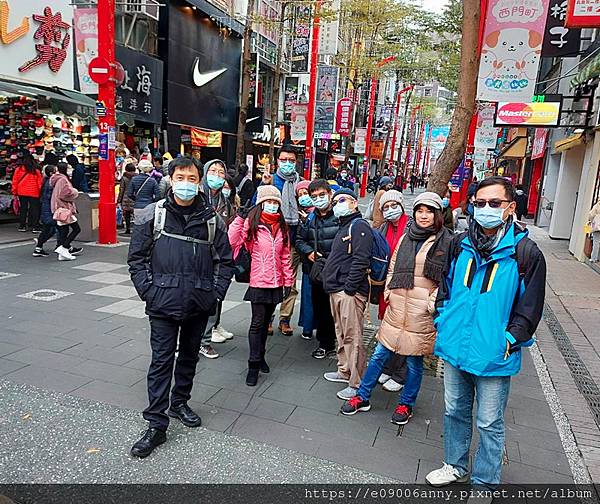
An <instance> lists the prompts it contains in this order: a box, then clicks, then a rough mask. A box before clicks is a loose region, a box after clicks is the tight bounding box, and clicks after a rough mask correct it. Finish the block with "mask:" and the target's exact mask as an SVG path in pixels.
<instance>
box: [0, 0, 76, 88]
mask: <svg viewBox="0 0 600 504" xmlns="http://www.w3.org/2000/svg"><path fill="white" fill-rule="evenodd" d="M72 19H73V7H72V5H71V2H70V1H69V0H52V1H47V2H41V1H38V0H0V61H2V67H1V68H0V74H2V75H4V76H7V77H12V78H14V79H17V80H26V81H31V82H36V83H39V84H43V85H46V86H57V87H59V88H63V89H73V47H72V45H71V41H72V38H73V33H72V32H73V29H72V25H71V22H72Z"/></svg>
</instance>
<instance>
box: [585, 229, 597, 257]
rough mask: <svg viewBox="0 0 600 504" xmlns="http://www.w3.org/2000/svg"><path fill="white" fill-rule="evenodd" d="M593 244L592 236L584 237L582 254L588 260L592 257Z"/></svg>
mask: <svg viewBox="0 0 600 504" xmlns="http://www.w3.org/2000/svg"><path fill="white" fill-rule="evenodd" d="M593 246H594V244H593V242H592V236H591V235H589V234H588V235H586V236H585V243H584V244H583V254H584V255H585V256H586V257H587V258H588V259H590V258H591V257H592V248H593Z"/></svg>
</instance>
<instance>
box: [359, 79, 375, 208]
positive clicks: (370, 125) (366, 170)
mask: <svg viewBox="0 0 600 504" xmlns="http://www.w3.org/2000/svg"><path fill="white" fill-rule="evenodd" d="M376 88H377V79H371V93H370V96H369V117H368V118H367V138H366V140H365V161H364V165H363V174H362V180H361V183H360V197H361V198H364V197H365V196H366V194H367V183H368V180H369V168H370V167H371V132H372V130H373V115H374V114H375V91H376Z"/></svg>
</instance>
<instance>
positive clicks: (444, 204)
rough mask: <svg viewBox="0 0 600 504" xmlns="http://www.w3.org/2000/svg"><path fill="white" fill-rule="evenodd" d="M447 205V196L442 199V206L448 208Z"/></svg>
mask: <svg viewBox="0 0 600 504" xmlns="http://www.w3.org/2000/svg"><path fill="white" fill-rule="evenodd" d="M448 205H450V199H449V198H444V199H442V206H443V207H444V208H448Z"/></svg>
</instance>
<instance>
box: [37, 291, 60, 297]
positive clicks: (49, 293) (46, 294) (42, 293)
mask: <svg viewBox="0 0 600 504" xmlns="http://www.w3.org/2000/svg"><path fill="white" fill-rule="evenodd" d="M33 295H34V296H35V297H51V296H56V292H52V291H39V292H34V293H33Z"/></svg>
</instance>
